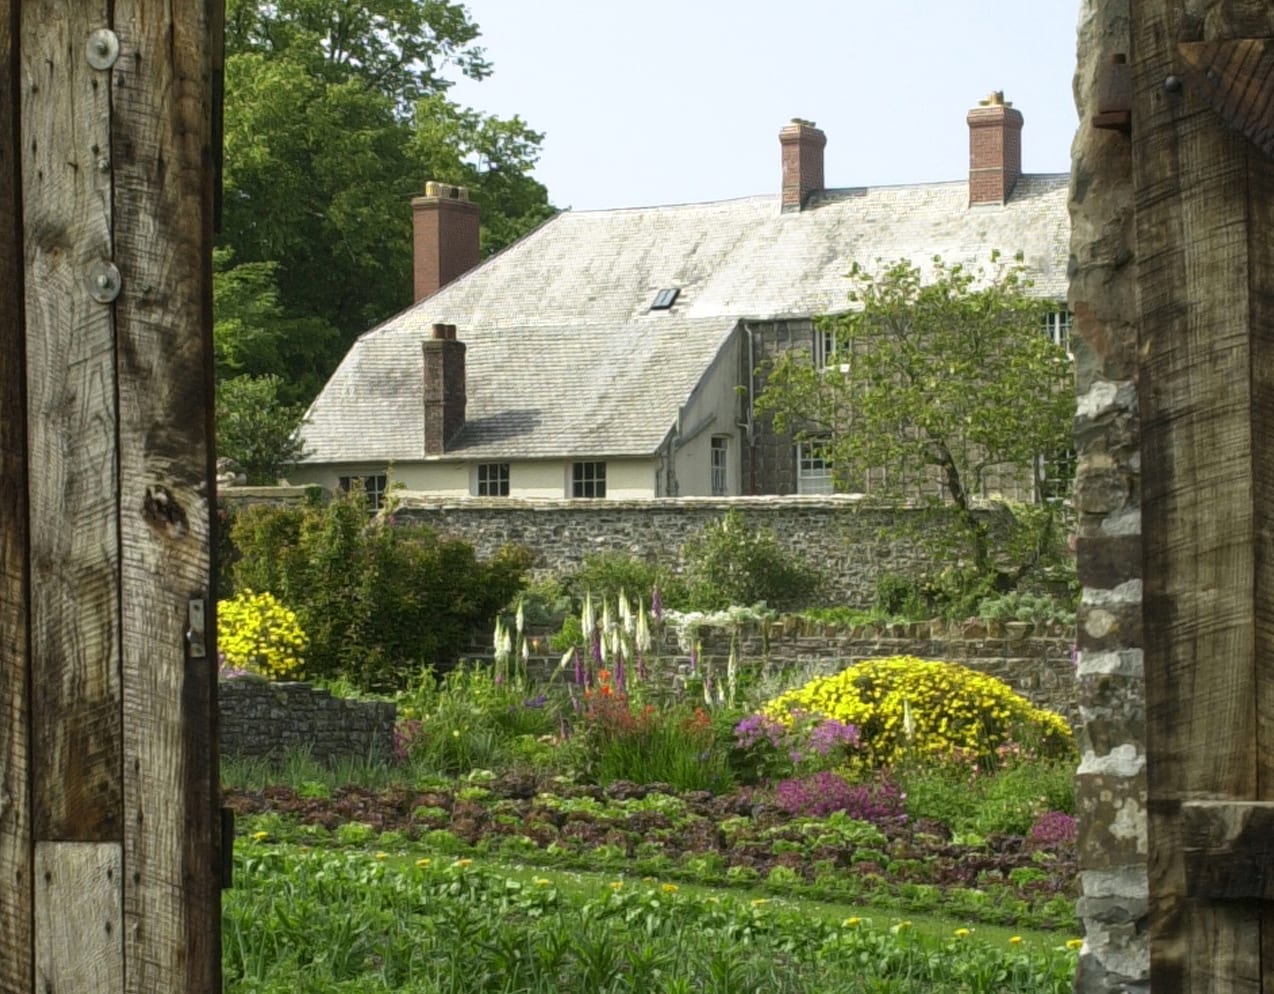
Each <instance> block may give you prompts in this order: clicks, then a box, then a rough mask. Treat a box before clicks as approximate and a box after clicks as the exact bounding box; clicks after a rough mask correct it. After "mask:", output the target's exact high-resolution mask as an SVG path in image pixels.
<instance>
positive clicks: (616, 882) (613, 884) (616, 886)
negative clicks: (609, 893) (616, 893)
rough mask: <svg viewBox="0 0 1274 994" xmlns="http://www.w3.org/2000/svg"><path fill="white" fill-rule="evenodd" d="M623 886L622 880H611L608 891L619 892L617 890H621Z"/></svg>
mask: <svg viewBox="0 0 1274 994" xmlns="http://www.w3.org/2000/svg"><path fill="white" fill-rule="evenodd" d="M623 886H624V882H623V881H622V880H612V881H611V885H610V889H611V890H619V888H621V887H623Z"/></svg>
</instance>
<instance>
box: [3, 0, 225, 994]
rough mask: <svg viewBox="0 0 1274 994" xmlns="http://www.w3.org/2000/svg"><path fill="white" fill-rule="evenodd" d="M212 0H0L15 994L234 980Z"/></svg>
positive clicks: (10, 930) (10, 965) (9, 863)
mask: <svg viewBox="0 0 1274 994" xmlns="http://www.w3.org/2000/svg"><path fill="white" fill-rule="evenodd" d="M220 26H221V4H220V0H201V2H190V3H180V4H173V3H168V2H163V0H112V2H107V0H89V2H84V0H0V992H3V994H30V992H35V991H39V992H41V994H64V992H65V994H72V992H81V991H84V992H87V991H100V992H111V991H128V992H136V994H142V992H146V994H151V992H156V991H165V992H167V991H173V992H176V991H192V992H194V991H197V992H209V994H211V992H213V991H218V990H220V963H219V959H220V897H219V845H220V827H219V823H218V818H217V811H218V800H217V794H218V783H217V750H216V726H215V698H216V666H215V658H214V654H213V653H212V652H211V651H210V649H211V635H212V633H211V631H209V630H208V628H209V626H210V624H211V610H210V605H209V603H208V598H209V597H210V596H211V566H210V556H209V548H210V543H209V532H210V528H211V515H210V501H211V500H212V499H213V498H214V493H213V487H214V480H215V474H214V472H213V466H212V458H213V457H212V433H211V407H212V372H211V370H212V363H211V276H210V253H211V241H212V220H213V218H212V211H213V193H212V191H213V180H212V158H213V155H212V147H213V141H212V105H213V99H212V89H213V71H214V61H215V52H216V51H217V46H216V45H214V44H213V39H214V38H219V31H220Z"/></svg>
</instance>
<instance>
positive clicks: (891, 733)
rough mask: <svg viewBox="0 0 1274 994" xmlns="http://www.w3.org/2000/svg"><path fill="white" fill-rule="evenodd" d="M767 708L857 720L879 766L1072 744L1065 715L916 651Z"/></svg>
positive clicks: (793, 693)
mask: <svg viewBox="0 0 1274 994" xmlns="http://www.w3.org/2000/svg"><path fill="white" fill-rule="evenodd" d="M762 711H763V713H765V714H767V715H768V716H770V717H771V718H774V719H776V720H779V721H783V722H787V721H790V720H791V718H792V715H793V713H794V712H807V713H813V714H820V715H822V716H824V717H825V718H835V719H837V720H838V721H842V722H845V723H846V724H853V725H856V726H857V727H858V731H859V735H860V741H861V744H862V748H863V751H864V753H865V754H866V758H867V759H869V760H870V761H871V762H872V763H875V764H878V765H885V764H890V763H896V762H899V761H901V760H904V759H907V758H910V757H923V756H935V757H936V756H942V757H948V756H976V757H978V758H979V759H991V758H993V757H994V756H995V753H996V750H997V749H998V748H999V747H1000V746H1002V745H1005V744H1006V743H1010V742H1017V743H1028V744H1030V745H1032V746H1034V747H1035V748H1036V749H1037V750H1039V752H1040V753H1042V754H1044V755H1062V754H1065V753H1066V752H1068V751H1069V750H1070V749H1072V748H1073V739H1072V736H1071V730H1070V726H1069V725H1067V723H1066V721H1065V719H1064V718H1062V716H1061V715H1059V714H1056V713H1055V712H1053V711H1048V710H1045V709H1043V708H1037V707H1035V706H1034V705H1033V704H1032V703H1031V702H1030V701H1028V700H1027V699H1026V698H1024V697H1022V696H1020V695H1018V694H1016V693H1014V692H1013V690H1012V689H1010V688H1009V686H1008V685H1007V684H1005V683H1003V682H1002V681H1000V680H997V679H995V678H994V677H990V676H986V675H985V674H982V673H978V672H976V671H974V670H971V669H969V668H967V667H965V666H959V665H957V664H955V663H947V662H940V661H935V660H924V659H916V658H915V657H913V656H893V657H890V658H888V659H872V660H867V661H865V662H862V663H858V664H857V665H854V666H850V667H848V668H847V669H844V670H842V671H841V672H839V673H836V674H833V675H831V676H823V677H816V678H815V679H813V680H811V681H810V682H809V683H807V684H805V685H804V686H802V687H798V688H796V689H794V690H789V691H788V692H787V693H785V694H782V695H780V696H779V697H776V698H774V699H773V700H771V701H770V702H768V703H767V704H766V705H765V706H764V707H763V708H762Z"/></svg>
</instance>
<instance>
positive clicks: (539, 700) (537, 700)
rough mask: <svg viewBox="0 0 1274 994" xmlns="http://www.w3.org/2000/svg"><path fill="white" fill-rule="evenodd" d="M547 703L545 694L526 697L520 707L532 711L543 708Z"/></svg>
mask: <svg viewBox="0 0 1274 994" xmlns="http://www.w3.org/2000/svg"><path fill="white" fill-rule="evenodd" d="M547 703H548V696H547V695H546V694H540V695H539V696H537V697H528V698H527V699H526V700H525V701H523V702H522V706H523V707H524V708H528V709H530V710H532V711H534V710H538V709H539V708H542V707H544V705H545V704H547Z"/></svg>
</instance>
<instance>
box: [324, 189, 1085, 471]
mask: <svg viewBox="0 0 1274 994" xmlns="http://www.w3.org/2000/svg"><path fill="white" fill-rule="evenodd" d="M1067 186H1068V178H1067V176H1066V175H1065V174H1055V175H1032V176H1023V177H1021V178H1020V179H1019V180H1018V183H1017V186H1016V188H1015V190H1014V192H1013V196H1012V198H1011V200H1010V201H1009V203H1008V204H1005V205H1003V206H999V205H979V206H976V207H969V206H968V203H967V200H968V184H967V182H965V181H964V180H960V181H957V182H951V183H933V184H923V185H910V186H894V187H872V188H862V189H844V190H828V191H824V192H822V193H821V194H817V195H815V198H814V199H813V201H812V202H811V204H810V205H809V206H807V207H806V209H805V210H803V211H800V212H792V213H787V214H784V213H781V212H780V209H779V198H778V197H777V196H764V197H751V198H746V199H741V200H728V201H720V202H715V203H705V204H685V205H677V206H665V207H649V208H633V209H624V210H598V211H578V212H566V213H562V214H559V215H557V216H556V217H555V218H553V219H552V220H550V221H548V222H546V223H545V224H544V225H542V226H541V227H540V228H538V229H537V230H536V231H534V232H532V233H531V234H530V235H528V236H527V237H525V238H523V239H522V240H521V241H519V242H517V243H515V244H513V245H511V246H509V247H508V248H507V249H505V250H504V251H503V252H501V253H499V254H497V255H496V256H494V257H492V258H491V259H489V260H488V261H487V262H486V263H484V264H483V265H481V266H479V267H477V268H476V269H474V270H472V271H470V272H469V273H467V274H466V275H465V276H463V277H461V278H460V279H458V280H456V281H455V282H453V283H451V284H449V285H448V286H445V287H443V288H442V289H441V290H439V291H438V292H437V293H435V294H434V295H433V296H431V297H428V298H426V299H425V300H423V301H421V302H420V303H418V304H415V305H413V306H412V307H409V308H408V309H407V310H405V311H403V312H402V313H400V314H398V315H396V316H395V317H393V318H390V319H389V320H388V321H386V322H385V323H383V324H382V325H380V326H379V327H376V328H374V329H372V330H371V331H369V332H367V333H366V334H364V335H363V336H362V337H360V338H359V339H358V341H357V342H356V343H355V344H354V346H353V347H352V348H351V350H350V352H349V354H348V355H347V356H346V357H345V359H344V361H343V362H342V363H341V365H340V367H339V368H338V369H337V371H336V372H335V373H334V374H333V376H332V378H331V380H329V381H328V383H327V385H326V386H325V387H324V389H323V391H322V392H321V393H320V394H319V396H318V398H317V399H316V400H315V401H314V404H313V405H312V406H311V408H310V411H309V413H308V422H307V424H306V425H305V427H304V431H303V434H304V439H305V444H306V448H307V452H308V455H307V458H306V460H305V461H306V462H307V463H328V462H364V461H379V462H386V461H418V460H422V459H424V458H425V457H424V454H423V447H424V433H423V428H422V424H421V421H422V418H423V409H424V400H423V395H422V358H421V344H420V343H421V342H422V341H423V340H424V339H425V338H427V337H428V336H429V332H430V326H431V325H432V324H434V323H436V322H441V323H448V324H454V325H456V328H457V337H458V338H459V339H460V340H461V341H463V342H465V343H466V345H467V347H468V351H467V356H466V363H467V370H466V388H467V389H466V392H467V395H468V406H467V409H466V425H465V428H464V430H463V431H462V433H461V435H460V437H459V438H458V439H457V440H456V441H455V443H454V444H452V445H450V446H449V447H448V451H447V453H446V455H445V456H442V457H435V458H443V459H455V458H461V459H467V460H468V459H480V460H496V459H499V460H502V461H503V460H508V459H531V458H563V457H571V458H588V457H599V458H600V457H607V456H612V457H619V456H638V455H651V454H653V453H654V452H656V451H657V449H658V447H659V446H660V444H661V443H662V442H663V440H664V438H665V437H666V435H667V433H668V430H669V429H670V428H671V427H672V425H673V424H674V423H675V421H676V417H677V410H678V408H679V407H680V406H681V405H683V404H685V403H686V401H687V399H688V398H689V397H690V394H691V392H692V391H693V390H694V388H695V386H696V385H697V384H698V383H699V381H700V379H701V378H702V376H703V374H704V373H705V372H706V370H707V369H708V367H709V365H710V364H711V362H712V360H713V359H714V357H716V356H717V354H718V353H719V352H720V351H721V349H722V348H723V347H724V346H725V344H726V342H727V341H728V339H729V337H730V335H731V333H732V332H733V331H734V329H735V327H736V326H737V324H738V322H739V321H740V320H767V319H781V318H794V317H808V316H811V315H815V314H824V313H829V312H835V311H841V310H844V309H845V308H846V291H847V289H848V284H847V282H846V280H845V278H844V276H845V273H846V272H847V271H848V269H849V267H850V264H851V263H852V262H854V261H858V262H861V263H863V264H865V265H868V266H871V265H873V264H874V263H875V262H876V261H877V260H883V261H885V262H892V261H894V260H897V259H902V258H906V259H910V260H911V261H912V262H914V263H917V264H923V262H925V261H927V260H929V259H931V258H932V257H933V256H934V255H940V256H942V258H943V259H944V260H945V261H946V262H948V263H952V262H957V261H959V262H966V263H985V262H986V261H987V259H988V257H989V254H990V251H991V250H992V249H999V250H1000V251H1001V252H1002V253H1004V254H1005V255H1007V256H1011V255H1013V254H1014V253H1015V252H1018V251H1021V252H1023V253H1024V254H1025V261H1026V264H1027V266H1028V268H1029V269H1030V271H1031V273H1032V276H1033V278H1034V280H1035V292H1036V293H1037V294H1039V295H1040V296H1044V297H1048V298H1051V299H1056V300H1064V299H1065V296H1066V262H1067V255H1068V251H1069V249H1068V241H1069V231H1070V227H1069V218H1068V214H1067ZM665 287H677V288H679V289H680V291H681V292H680V295H679V296H678V298H677V301H676V304H675V305H674V306H673V308H672V309H671V310H668V311H651V310H650V304H651V302H652V301H653V300H654V297H655V294H656V293H657V292H658V291H659V290H660V289H661V288H665Z"/></svg>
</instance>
